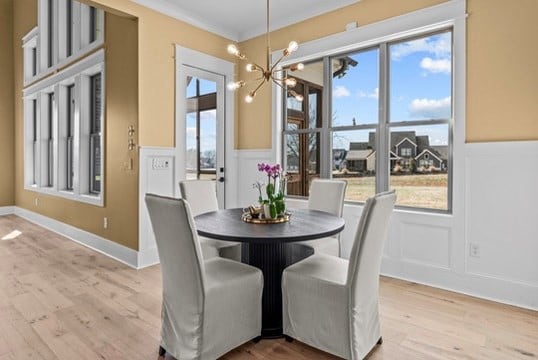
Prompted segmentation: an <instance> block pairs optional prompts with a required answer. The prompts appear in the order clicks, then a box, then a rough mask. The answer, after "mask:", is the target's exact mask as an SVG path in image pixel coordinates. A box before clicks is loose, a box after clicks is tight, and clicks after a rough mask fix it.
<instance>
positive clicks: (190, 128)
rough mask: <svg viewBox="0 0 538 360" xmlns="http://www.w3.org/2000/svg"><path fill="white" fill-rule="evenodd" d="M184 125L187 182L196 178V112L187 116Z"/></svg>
mask: <svg viewBox="0 0 538 360" xmlns="http://www.w3.org/2000/svg"><path fill="white" fill-rule="evenodd" d="M186 124H187V131H186V143H187V156H186V177H187V180H194V179H197V178H198V165H197V164H198V142H197V141H196V138H197V135H196V132H197V129H196V112H190V113H188V114H187V118H186Z"/></svg>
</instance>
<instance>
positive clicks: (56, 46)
mask: <svg viewBox="0 0 538 360" xmlns="http://www.w3.org/2000/svg"><path fill="white" fill-rule="evenodd" d="M74 3H75V6H74V8H73V21H74V25H73V26H72V29H73V34H72V36H73V39H74V43H73V48H72V54H71V55H70V56H67V55H66V52H67V46H66V43H65V41H64V39H65V37H66V26H65V21H66V20H65V16H66V11H65V6H66V4H67V2H66V1H65V0H54V9H53V11H54V12H55V15H56V16H55V19H56V21H55V24H54V31H53V32H54V36H53V39H49V37H48V19H49V18H48V12H49V10H50V9H49V8H48V0H39V1H38V26H37V30H35V29H34V30H35V31H37V49H38V50H37V54H38V66H37V74H36V76H34V77H32V78H31V79H28V81H25V85H27V84H30V83H32V82H35V81H38V80H40V79H43V78H45V77H47V76H49V75H51V74H53V73H55V72H57V71H58V70H59V69H61V68H63V67H65V66H67V65H68V64H70V63H72V62H74V61H76V60H77V59H80V58H82V57H84V56H85V55H86V54H88V53H91V52H93V51H94V50H96V49H98V48H100V47H102V46H103V44H104V40H105V39H104V33H105V13H104V10H103V9H97V11H98V12H97V16H98V23H99V24H100V26H101V28H100V31H99V32H98V36H97V38H96V39H95V41H93V42H92V43H90V42H89V37H90V36H89V27H88V26H87V25H88V24H89V21H88V19H86V17H88V16H89V13H90V11H89V6H88V5H85V4H81V3H78V2H76V1H75V2H74ZM34 30H32V31H34ZM30 34H31V32H30V33H28V34H27V35H26V36H25V37H24V38H26V37H28V36H29V35H30ZM24 38H23V39H24ZM50 41H52V44H53V56H52V57H53V59H52V65H51V66H50V67H49V66H48V56H49V47H48V45H49V42H50ZM23 42H24V40H23ZM25 61H26V60H25ZM25 79H26V77H25Z"/></svg>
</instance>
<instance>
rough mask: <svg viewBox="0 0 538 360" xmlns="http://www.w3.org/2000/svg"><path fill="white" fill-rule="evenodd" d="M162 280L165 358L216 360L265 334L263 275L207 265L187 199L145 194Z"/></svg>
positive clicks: (215, 262) (220, 262) (217, 261)
mask: <svg viewBox="0 0 538 360" xmlns="http://www.w3.org/2000/svg"><path fill="white" fill-rule="evenodd" d="M145 201H146V204H147V207H148V211H149V216H150V219H151V223H152V226H153V231H154V233H155V239H156V240H157V249H158V252H159V258H160V260H161V273H162V279H163V301H162V312H161V314H162V328H161V349H160V354H161V355H164V353H165V352H166V353H167V354H168V355H170V356H173V357H175V358H176V359H181V360H183V359H200V360H205V359H208V360H214V359H216V358H218V357H219V356H221V355H223V354H225V353H226V352H228V351H230V350H232V349H233V348H235V347H237V346H239V345H241V344H242V343H244V342H246V341H248V340H250V339H253V338H255V337H258V336H260V334H261V299H262V291H263V275H262V272H261V271H260V270H259V269H257V268H255V267H252V266H250V265H246V264H242V263H239V262H236V261H232V260H229V259H224V258H221V257H214V258H212V259H209V260H205V261H204V260H203V258H202V253H201V249H200V243H199V242H198V239H197V234H196V228H195V223H194V220H193V218H192V213H191V210H190V207H189V204H188V202H187V201H186V200H184V199H174V198H167V197H162V196H157V195H152V194H146V198H145Z"/></svg>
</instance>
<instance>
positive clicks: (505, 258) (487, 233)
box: [465, 141, 538, 309]
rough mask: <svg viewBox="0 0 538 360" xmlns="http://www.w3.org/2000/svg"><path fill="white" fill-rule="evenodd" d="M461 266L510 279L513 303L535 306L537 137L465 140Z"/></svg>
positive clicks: (493, 278) (479, 273) (537, 267)
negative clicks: (476, 250) (476, 252)
mask: <svg viewBox="0 0 538 360" xmlns="http://www.w3.org/2000/svg"><path fill="white" fill-rule="evenodd" d="M465 166H466V173H467V181H466V189H465V194H466V227H465V237H466V248H467V249H468V251H467V254H468V255H469V254H470V251H469V249H470V247H471V245H476V246H478V248H479V257H471V256H467V257H466V263H465V271H466V273H467V274H469V275H473V276H475V277H477V278H480V279H487V281H489V282H491V283H498V284H499V285H501V284H507V283H510V284H514V285H517V287H520V288H521V289H524V290H525V291H523V292H516V293H514V294H510V295H511V296H514V297H518V298H519V299H514V300H513V302H514V303H516V304H522V305H526V306H528V307H531V308H534V309H537V308H538V141H521V142H499V143H477V144H468V145H467V148H466V161H465Z"/></svg>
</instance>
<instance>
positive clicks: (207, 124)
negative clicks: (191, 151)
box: [200, 109, 217, 180]
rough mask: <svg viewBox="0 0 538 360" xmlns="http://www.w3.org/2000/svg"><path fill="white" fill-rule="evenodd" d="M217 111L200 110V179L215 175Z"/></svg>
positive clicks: (212, 177) (210, 177)
mask: <svg viewBox="0 0 538 360" xmlns="http://www.w3.org/2000/svg"><path fill="white" fill-rule="evenodd" d="M216 149H217V111H216V109H213V110H207V111H202V112H200V179H211V180H215V179H216V177H217V175H216V174H217V172H216V161H217V152H216Z"/></svg>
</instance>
